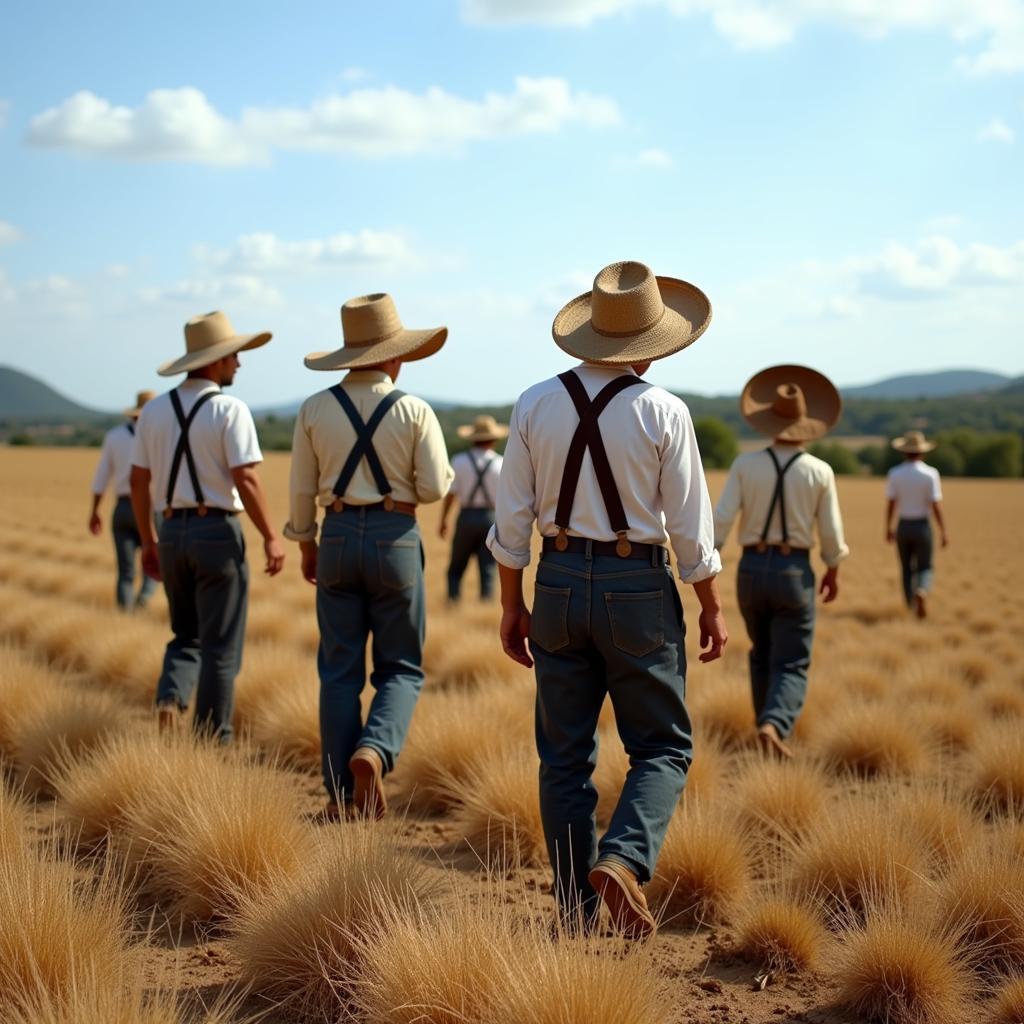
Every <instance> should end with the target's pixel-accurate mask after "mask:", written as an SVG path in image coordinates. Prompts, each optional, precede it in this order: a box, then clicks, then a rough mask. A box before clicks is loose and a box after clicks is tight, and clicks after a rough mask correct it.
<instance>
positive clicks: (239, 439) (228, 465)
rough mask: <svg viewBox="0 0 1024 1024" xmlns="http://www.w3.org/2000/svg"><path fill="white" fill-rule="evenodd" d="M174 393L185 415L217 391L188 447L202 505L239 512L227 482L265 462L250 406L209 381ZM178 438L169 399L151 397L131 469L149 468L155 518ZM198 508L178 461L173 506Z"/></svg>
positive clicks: (163, 502) (189, 381)
mask: <svg viewBox="0 0 1024 1024" xmlns="http://www.w3.org/2000/svg"><path fill="white" fill-rule="evenodd" d="M177 391H178V397H179V398H180V400H181V407H182V410H183V411H184V413H185V415H186V416H188V414H189V412H190V410H191V409H192V406H193V405H195V402H196V399H198V398H199V396H200V395H201V394H203V392H205V391H215V392H216V395H215V396H214V397H213V398H211V399H209V400H208V401H206V402H205V403H204V404H203V406H202V408H201V409H200V410H199V412H198V413H196V418H195V420H194V421H193V423H192V426H191V428H190V429H189V432H188V439H189V444H190V445H191V447H192V456H193V458H194V459H195V463H196V474H197V475H198V477H199V486H200V488H201V489H202V492H203V500H204V502H205V504H206V505H207V506H209V507H210V508H223V509H227V510H229V511H230V510H234V511H236V512H241V511H242V501H241V499H240V498H239V497H238V491H237V490H236V489H235V485H234V481H233V480H232V478H231V470H232V469H237V468H238V467H239V466H249V465H252V464H253V463H255V462H262V461H263V454H262V452H261V451H260V443H259V439H258V438H257V436H256V424H255V423H254V422H253V418H252V413H251V412H250V411H249V407H248V406H247V405H246V404H245V402H243V401H241V400H240V399H238V398H233V397H232V396H231V395H225V394H223V393H222V392H221V390H220V388H219V387H218V386H217V385H216V384H214V383H213V382H212V381H209V380H204V379H201V378H186V379H185V380H184V381H182V383H181V384H180V385H179V387H178V388H177ZM180 435H181V428H180V427H179V426H178V418H177V417H176V416H175V415H174V406H173V405H171V396H170V394H169V393H165V394H162V395H158V396H157V397H156V398H151V399H150V400H149V401H148V402H147V403H146V404H145V406H144V407H143V409H142V415H141V416H140V417H139V421H138V423H137V424H136V426H135V447H134V448H133V449H132V464H133V465H136V466H139V467H140V468H142V469H148V470H149V471H150V473H151V474H152V479H151V482H150V496H151V498H152V501H153V511H154V512H157V513H159V512H162V511H163V510H164V508H166V507H167V482H168V478H169V477H170V473H171V460H172V458H173V457H174V449H175V447H177V444H178V438H179V437H180ZM197 504H198V502H197V501H196V496H195V492H194V491H193V490H192V480H191V478H190V477H189V473H188V464H187V462H186V460H185V459H184V458H182V460H181V468H180V469H179V471H178V479H177V481H176V483H175V487H174V500H173V501H172V502H171V506H172V507H173V508H195V507H196V505H197Z"/></svg>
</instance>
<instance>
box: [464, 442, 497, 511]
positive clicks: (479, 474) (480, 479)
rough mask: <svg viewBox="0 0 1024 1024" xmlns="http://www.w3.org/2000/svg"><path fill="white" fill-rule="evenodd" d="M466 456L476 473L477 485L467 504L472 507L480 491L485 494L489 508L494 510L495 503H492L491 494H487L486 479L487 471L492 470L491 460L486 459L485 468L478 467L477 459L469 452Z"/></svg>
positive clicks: (474, 486)
mask: <svg viewBox="0 0 1024 1024" xmlns="http://www.w3.org/2000/svg"><path fill="white" fill-rule="evenodd" d="M466 456H467V458H468V459H469V461H470V463H471V464H472V466H473V472H474V473H476V483H475V484H473V490H472V491H470V492H469V498H467V499H466V504H467V505H470V504H471V503H472V501H473V499H474V498H475V497H476V496H477V492H478V491H482V492H483V496H484V501H486V502H487V505H488V507H491V508H493V506H494V502H493V501H491V496H490V494H488V493H487V484H486V482H485V480H484V478H485V477H486V476H487V470H488V469H489V468H490V465H491V463H490V460H488V459H485V460H484V464H483V466H478V465H477V462H476V459H474V458H473V456H472V455H471V454H470V453H469V452H468V451H467V452H466Z"/></svg>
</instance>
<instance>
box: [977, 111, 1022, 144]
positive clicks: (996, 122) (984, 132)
mask: <svg viewBox="0 0 1024 1024" xmlns="http://www.w3.org/2000/svg"><path fill="white" fill-rule="evenodd" d="M1016 137H1017V136H1016V134H1015V133H1014V130H1013V129H1012V128H1011V127H1010V126H1009V125H1008V124H1007V123H1006V122H1005V121H1004V120H1002V119H1001V118H998V117H993V118H992V120H991V121H989V122H988V124H986V125H985V126H984V127H983V128H982V129H981V130H980V131H979V132H978V141H979V142H1013V140H1014V139H1015V138H1016Z"/></svg>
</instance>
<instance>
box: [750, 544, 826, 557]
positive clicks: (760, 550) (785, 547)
mask: <svg viewBox="0 0 1024 1024" xmlns="http://www.w3.org/2000/svg"><path fill="white" fill-rule="evenodd" d="M766 551H770V552H772V553H773V554H777V555H809V554H810V553H811V549H810V548H795V547H793V546H792V545H790V544H744V545H743V552H744V554H746V553H747V552H751V553H753V554H757V555H763V554H764V553H765V552H766Z"/></svg>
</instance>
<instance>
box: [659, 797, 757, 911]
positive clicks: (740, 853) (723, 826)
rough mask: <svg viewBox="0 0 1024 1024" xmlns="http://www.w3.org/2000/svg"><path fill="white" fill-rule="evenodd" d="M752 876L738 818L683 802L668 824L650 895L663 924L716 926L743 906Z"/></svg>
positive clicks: (698, 803) (745, 842)
mask: <svg viewBox="0 0 1024 1024" xmlns="http://www.w3.org/2000/svg"><path fill="white" fill-rule="evenodd" d="M750 877H751V858H750V851H749V844H748V840H747V836H746V834H745V832H744V830H743V828H742V827H741V826H740V825H739V823H738V822H737V820H736V818H735V817H734V816H733V815H732V814H730V813H728V812H726V811H723V810H722V809H721V808H720V807H718V806H706V805H704V804H702V803H700V801H697V800H693V801H687V802H686V803H683V804H680V806H679V807H678V808H677V810H676V812H675V814H674V815H673V816H672V821H671V822H670V823H669V826H668V831H667V832H666V834H665V843H664V845H663V846H662V848H661V854H660V856H659V857H658V867H657V873H656V874H655V876H654V878H653V879H651V882H650V885H649V886H648V896H649V897H650V898H651V900H652V901H653V903H654V905H655V906H656V907H657V909H658V912H659V913H660V914H661V916H662V919H663V920H664V921H665V923H667V924H671V923H675V922H678V923H681V924H686V925H690V924H696V925H708V924H717V923H719V922H721V921H724V920H727V919H728V918H730V916H731V915H732V914H733V913H734V912H735V910H736V909H737V907H739V905H740V904H741V903H742V901H743V900H744V898H745V897H746V895H747V893H748V891H749V887H750Z"/></svg>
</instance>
